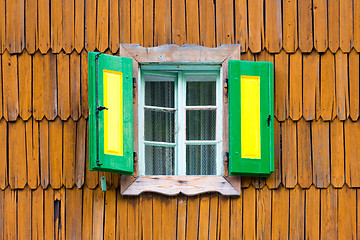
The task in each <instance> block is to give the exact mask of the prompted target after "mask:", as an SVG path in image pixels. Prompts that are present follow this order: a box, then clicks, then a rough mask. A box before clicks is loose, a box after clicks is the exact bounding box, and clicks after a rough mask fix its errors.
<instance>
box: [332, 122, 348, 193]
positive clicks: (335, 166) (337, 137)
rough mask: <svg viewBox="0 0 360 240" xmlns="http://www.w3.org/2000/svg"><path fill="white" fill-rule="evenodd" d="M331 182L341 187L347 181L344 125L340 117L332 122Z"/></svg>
mask: <svg viewBox="0 0 360 240" xmlns="http://www.w3.org/2000/svg"><path fill="white" fill-rule="evenodd" d="M330 144H331V145H330V146H331V152H330V156H331V183H332V185H333V186H334V187H336V188H341V187H342V186H343V185H344V182H345V169H344V162H345V160H344V155H345V152H344V125H343V122H341V121H340V120H339V119H338V118H335V119H334V121H332V122H330Z"/></svg>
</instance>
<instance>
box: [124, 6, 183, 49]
mask: <svg viewBox="0 0 360 240" xmlns="http://www.w3.org/2000/svg"><path fill="white" fill-rule="evenodd" d="M146 7H147V6H146ZM143 9H144V6H143V0H133V1H131V26H130V27H131V42H132V43H138V44H140V45H143V39H144V36H143V33H144V28H143V27H144V25H143V23H144V21H143V16H144V13H143ZM179 10H180V9H178V11H179ZM170 28H171V27H170Z"/></svg>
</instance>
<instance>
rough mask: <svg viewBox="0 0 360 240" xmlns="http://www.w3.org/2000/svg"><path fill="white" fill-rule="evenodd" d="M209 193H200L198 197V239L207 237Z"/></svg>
mask: <svg viewBox="0 0 360 240" xmlns="http://www.w3.org/2000/svg"><path fill="white" fill-rule="evenodd" d="M210 197H211V196H210V194H205V195H202V196H201V198H200V209H199V230H198V232H199V235H198V239H199V240H202V239H209V220H210V218H209V217H210Z"/></svg>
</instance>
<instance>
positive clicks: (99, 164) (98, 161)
mask: <svg viewBox="0 0 360 240" xmlns="http://www.w3.org/2000/svg"><path fill="white" fill-rule="evenodd" d="M96 164H97V165H98V166H99V167H101V165H102V163H100V160H99V158H98V159H96Z"/></svg>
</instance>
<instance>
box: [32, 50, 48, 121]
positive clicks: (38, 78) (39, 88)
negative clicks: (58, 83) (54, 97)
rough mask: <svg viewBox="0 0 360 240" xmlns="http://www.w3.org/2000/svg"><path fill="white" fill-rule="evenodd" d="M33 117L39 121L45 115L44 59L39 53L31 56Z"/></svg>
mask: <svg viewBox="0 0 360 240" xmlns="http://www.w3.org/2000/svg"><path fill="white" fill-rule="evenodd" d="M32 91H33V98H32V101H33V104H32V106H33V116H34V118H35V120H41V119H42V118H43V117H44V114H45V108H44V104H45V98H44V57H43V55H42V54H41V53H40V52H36V53H35V54H34V56H33V88H32Z"/></svg>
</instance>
